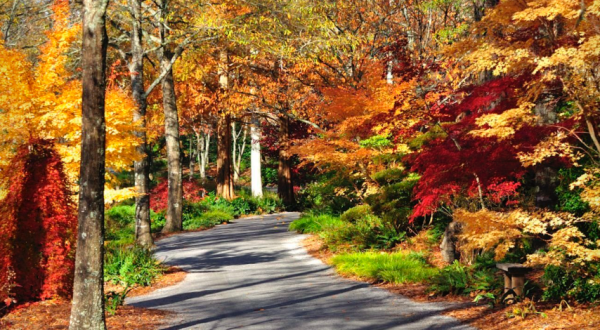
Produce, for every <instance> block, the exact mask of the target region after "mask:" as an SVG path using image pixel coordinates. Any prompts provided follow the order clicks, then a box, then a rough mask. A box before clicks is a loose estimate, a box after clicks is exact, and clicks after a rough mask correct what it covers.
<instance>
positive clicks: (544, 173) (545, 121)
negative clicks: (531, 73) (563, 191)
mask: <svg viewBox="0 0 600 330" xmlns="http://www.w3.org/2000/svg"><path fill="white" fill-rule="evenodd" d="M553 100H554V97H553V96H551V95H547V96H545V97H542V98H541V99H540V100H539V101H538V103H537V104H536V106H535V114H536V115H537V116H538V125H552V124H555V123H556V120H557V114H556V107H555V105H554V104H553V102H552V101H553ZM557 176H558V173H557V172H556V170H555V169H554V168H551V167H538V168H536V170H535V184H536V194H535V206H537V207H541V208H553V207H555V206H556V204H557V203H558V196H557V195H556V187H557V185H558V179H557Z"/></svg>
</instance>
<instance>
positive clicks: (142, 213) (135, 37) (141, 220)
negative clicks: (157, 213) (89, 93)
mask: <svg viewBox="0 0 600 330" xmlns="http://www.w3.org/2000/svg"><path fill="white" fill-rule="evenodd" d="M129 7H130V10H131V12H132V13H133V15H134V17H133V20H132V24H133V28H132V34H131V62H130V63H129V71H130V75H131V91H132V93H133V99H134V100H135V101H136V104H137V108H136V110H135V112H134V114H133V120H134V121H135V122H136V123H138V124H139V127H140V131H139V132H137V133H136V134H137V135H138V137H139V139H140V140H141V142H140V145H139V146H138V148H137V151H138V153H139V154H140V155H141V157H142V159H141V160H140V161H137V162H135V163H134V171H135V188H136V189H135V190H136V193H137V194H138V196H137V197H136V198H135V241H136V243H137V244H139V245H141V246H146V247H148V246H151V245H152V235H151V233H150V196H149V193H150V191H149V186H150V159H149V156H148V150H147V148H148V147H147V144H148V139H147V136H146V92H145V90H144V46H143V43H142V36H143V34H142V4H141V1H140V0H131V1H129Z"/></svg>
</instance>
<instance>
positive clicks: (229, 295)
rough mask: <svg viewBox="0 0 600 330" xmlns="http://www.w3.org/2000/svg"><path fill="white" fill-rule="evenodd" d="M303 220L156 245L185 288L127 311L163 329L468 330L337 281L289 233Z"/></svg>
mask: <svg viewBox="0 0 600 330" xmlns="http://www.w3.org/2000/svg"><path fill="white" fill-rule="evenodd" d="M297 218H298V213H282V214H274V215H267V216H258V217H253V218H246V219H242V220H237V221H236V223H233V224H229V225H222V226H218V227H217V228H214V229H212V230H209V231H204V232H195V233H184V234H180V235H177V236H172V237H169V238H166V239H164V240H161V241H159V242H158V243H157V248H156V255H157V257H158V258H159V259H160V260H164V262H165V263H167V264H169V265H177V266H179V267H181V268H183V269H185V270H186V271H188V275H187V277H186V278H185V280H184V281H183V282H181V283H179V284H177V285H175V286H172V287H168V288H164V289H161V290H158V291H155V292H153V293H151V294H149V295H146V296H141V297H135V298H131V299H128V300H127V303H128V304H129V305H134V306H137V307H146V308H156V309H162V310H168V311H173V312H176V313H177V317H176V318H175V319H174V320H173V322H171V324H170V325H169V326H167V327H166V328H165V329H239V328H243V329H261V330H262V329H318V330H321V329H336V330H337V329H365V330H367V329H369V330H379V329H407V330H408V329H471V328H469V327H467V326H465V325H461V324H460V323H459V322H458V321H456V320H455V319H452V318H450V317H446V316H441V315H440V312H441V311H442V310H444V306H443V305H439V304H422V303H416V302H413V301H411V300H409V299H407V298H404V297H402V296H398V295H394V294H391V293H389V292H387V291H385V290H382V289H379V288H376V287H373V286H370V285H367V284H364V283H360V282H355V281H351V280H347V279H343V278H340V277H338V276H336V275H335V274H334V273H333V271H332V270H331V268H329V267H328V266H326V265H324V264H323V263H322V262H321V261H319V260H317V259H314V258H312V257H310V256H309V255H308V254H307V253H306V251H305V250H304V248H302V247H301V246H300V241H301V240H302V239H303V238H304V237H305V236H303V235H297V234H294V233H290V232H288V231H287V228H288V226H289V224H290V222H292V221H293V220H295V219H297Z"/></svg>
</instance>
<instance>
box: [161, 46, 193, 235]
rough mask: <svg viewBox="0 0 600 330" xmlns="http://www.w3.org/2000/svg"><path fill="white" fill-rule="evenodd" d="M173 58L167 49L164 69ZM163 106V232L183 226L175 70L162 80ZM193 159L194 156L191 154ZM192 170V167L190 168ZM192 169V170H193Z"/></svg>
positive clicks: (164, 53)
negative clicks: (166, 191)
mask: <svg viewBox="0 0 600 330" xmlns="http://www.w3.org/2000/svg"><path fill="white" fill-rule="evenodd" d="M172 58H173V53H171V52H169V50H167V49H165V50H164V51H163V56H162V69H163V70H167V69H168V68H169V63H170V62H171V59H172ZM162 89H163V108H164V114H165V136H166V140H167V159H168V177H169V179H168V180H169V196H168V206H167V222H166V224H165V227H164V228H163V230H162V231H163V233H170V232H175V231H180V230H181V229H182V228H183V223H182V218H181V216H182V210H183V186H182V173H181V172H182V169H181V150H180V147H179V116H178V114H177V102H176V96H175V82H174V81H173V70H172V69H169V70H168V74H167V75H166V76H165V78H164V79H163V81H162ZM190 157H191V159H193V156H192V155H191V154H190ZM190 170H191V169H190ZM191 171H192V170H191Z"/></svg>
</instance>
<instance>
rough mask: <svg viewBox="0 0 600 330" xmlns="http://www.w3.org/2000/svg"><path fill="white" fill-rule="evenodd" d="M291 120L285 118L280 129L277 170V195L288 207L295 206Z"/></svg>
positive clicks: (282, 119)
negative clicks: (290, 151) (290, 150)
mask: <svg viewBox="0 0 600 330" xmlns="http://www.w3.org/2000/svg"><path fill="white" fill-rule="evenodd" d="M289 135H290V118H289V117H287V116H285V115H284V116H283V117H282V118H281V122H280V129H279V167H278V168H277V194H278V195H279V197H280V198H281V200H282V201H283V203H284V204H285V205H286V206H293V205H294V184H293V179H292V156H291V155H290V153H289V148H290V137H289Z"/></svg>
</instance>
